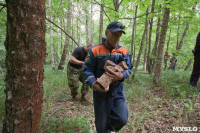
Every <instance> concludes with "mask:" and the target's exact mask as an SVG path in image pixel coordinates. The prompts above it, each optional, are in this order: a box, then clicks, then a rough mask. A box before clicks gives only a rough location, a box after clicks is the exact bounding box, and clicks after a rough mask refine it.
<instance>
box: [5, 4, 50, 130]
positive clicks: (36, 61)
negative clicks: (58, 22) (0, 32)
mask: <svg viewBox="0 0 200 133" xmlns="http://www.w3.org/2000/svg"><path fill="white" fill-rule="evenodd" d="M6 5H7V35H6V41H5V48H6V51H7V52H6V53H7V54H6V68H7V74H6V80H5V82H6V89H5V93H6V100H5V117H4V124H3V133H39V132H40V118H41V112H42V103H43V100H42V98H43V93H44V92H43V79H44V68H43V66H44V61H45V49H46V43H45V29H46V26H45V16H46V11H45V0H29V1H27V0H6Z"/></svg>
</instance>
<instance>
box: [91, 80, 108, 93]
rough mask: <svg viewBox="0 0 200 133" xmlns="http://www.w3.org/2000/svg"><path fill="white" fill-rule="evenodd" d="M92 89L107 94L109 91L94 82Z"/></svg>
mask: <svg viewBox="0 0 200 133" xmlns="http://www.w3.org/2000/svg"><path fill="white" fill-rule="evenodd" d="M92 88H93V90H95V91H100V92H107V91H108V90H109V86H108V88H105V89H103V88H102V87H101V85H100V84H99V83H98V82H96V81H95V82H94V84H92Z"/></svg>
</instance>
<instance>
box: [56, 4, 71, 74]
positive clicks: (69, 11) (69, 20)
mask: <svg viewBox="0 0 200 133" xmlns="http://www.w3.org/2000/svg"><path fill="white" fill-rule="evenodd" d="M68 2H69V8H68V11H67V33H68V34H70V32H71V15H72V6H71V5H72V0H68ZM68 51H69V37H68V36H66V38H65V45H64V49H63V54H62V56H61V60H60V63H59V65H58V70H63V69H64V66H63V65H64V64H65V59H66V57H67V53H68Z"/></svg>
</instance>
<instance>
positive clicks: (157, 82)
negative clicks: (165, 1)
mask: <svg viewBox="0 0 200 133" xmlns="http://www.w3.org/2000/svg"><path fill="white" fill-rule="evenodd" d="M169 16H170V9H169V8H165V10H164V15H163V21H162V26H161V33H160V41H159V46H158V53H157V58H156V66H155V75H154V80H153V83H154V85H156V86H159V85H160V83H161V68H162V58H163V50H164V44H165V38H166V33H167V28H168V22H169Z"/></svg>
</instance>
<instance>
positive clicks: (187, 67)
mask: <svg viewBox="0 0 200 133" xmlns="http://www.w3.org/2000/svg"><path fill="white" fill-rule="evenodd" d="M191 64H192V58H190V59H189V61H188V64H187V66H186V67H185V69H184V71H187V70H188V69H189V68H190V66H191Z"/></svg>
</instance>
